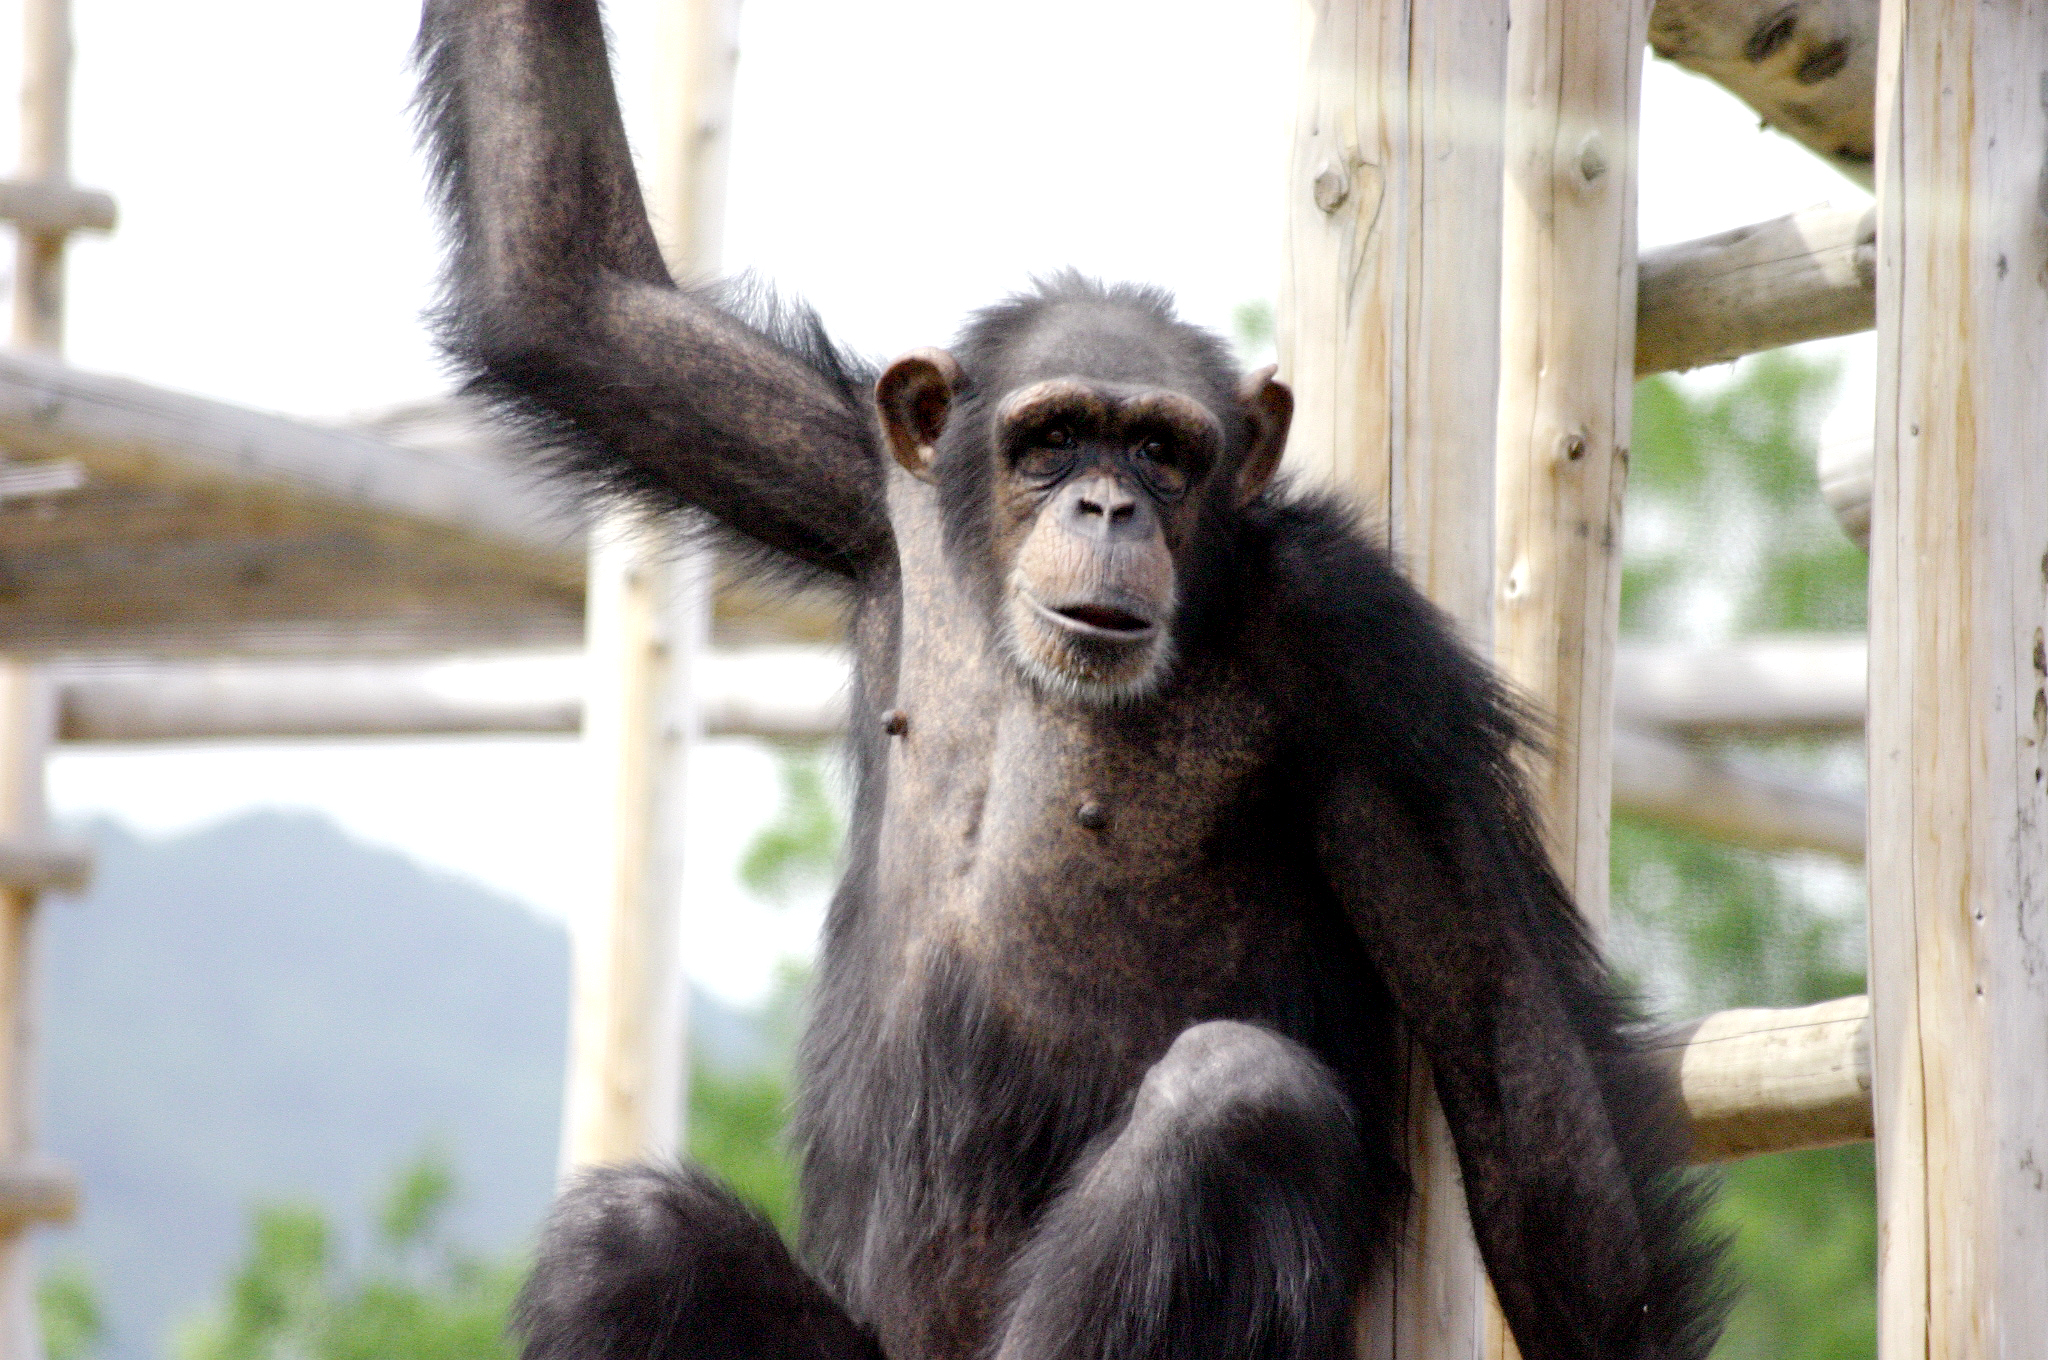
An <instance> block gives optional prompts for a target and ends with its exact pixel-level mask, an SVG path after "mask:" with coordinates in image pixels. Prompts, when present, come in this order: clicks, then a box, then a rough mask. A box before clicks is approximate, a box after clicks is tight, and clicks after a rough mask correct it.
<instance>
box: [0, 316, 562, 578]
mask: <svg viewBox="0 0 2048 1360" xmlns="http://www.w3.org/2000/svg"><path fill="white" fill-rule="evenodd" d="M0 445H4V447H5V448H6V449H7V450H8V453H9V454H10V455H11V456H13V457H16V458H76V459H78V461H79V462H81V463H83V464H84V465H85V467H86V470H87V472H88V474H89V475H91V476H93V477H95V478H98V477H111V478H114V479H116V480H123V481H128V480H133V481H143V482H158V483H166V482H167V483H171V484H180V483H194V482H196V483H210V484H216V485H224V486H227V487H239V488H249V487H262V488H266V489H269V490H272V491H275V492H278V493H282V494H285V495H287V496H293V497H302V498H306V499H308V500H310V501H313V502H315V503H318V504H320V505H322V506H333V507H337V508H345V509H353V510H356V511H358V512H364V511H367V512H370V513H373V514H382V515H388V516H391V517H394V518H397V519H401V520H409V521H415V522H418V523H420V524H422V525H427V526H432V527H436V528H445V529H454V530H459V531H461V532H464V533H466V534H473V535H478V536H482V537H486V538H489V539H493V540H498V541H501V542H503V543H506V544H508V545H518V546H521V547H524V548H527V549H529V550H531V551H534V552H538V553H543V554H546V555H548V556H550V557H557V558H562V559H565V560H566V559H573V558H576V557H578V555H579V553H580V545H579V537H580V533H581V528H580V524H579V523H578V522H577V521H575V520H573V519H565V518H564V517H563V516H562V514H561V512H560V507H559V504H558V502H557V500H556V499H555V498H552V497H548V496H546V495H544V494H542V493H540V492H539V491H538V490H536V489H535V488H533V487H531V486H530V485H528V484H527V482H528V479H526V478H522V477H520V476H519V475H517V474H516V473H515V472H513V471H511V470H508V469H504V468H499V467H494V466H491V465H489V464H486V463H482V462H478V461H474V460H468V459H458V458H453V457H437V456H434V455H431V454H427V453H423V452H421V451H418V450H414V449H405V448H399V447H397V446H395V445H393V444H390V443H387V442H385V441H383V440H379V439H375V438H371V437H370V436H367V435H363V434H357V433H354V432H352V431H349V430H343V429H331V428H327V427H324V426H319V425H312V424H308V423H306V422H304V421H298V420H292V419H289V418H287V417H284V416H278V415H271V414H268V413H266V412H262V411H251V410H247V409H245V408H243V407H239V406H232V405H229V404H228V403H226V402H220V401H212V400H209V399H208V398H205V397H196V396H192V395H190V394H188V393H183V392H173V391H170V390H168V389H166V388H161V387H152V386H150V385H148V384H146V383H139V382H133V381H130V380H128V379H126V378H114V377H108V376H106V375H104V374H98V373H88V372H86V371H84V370H82V369H76V368H72V367H70V366H69V365H67V364H64V363H62V362H60V361H57V360H54V359H50V358H47V357H44V356H40V355H32V354H26V353H22V352H20V351H6V352H0Z"/></svg>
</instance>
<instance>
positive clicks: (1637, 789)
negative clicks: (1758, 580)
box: [57, 647, 1863, 858]
mask: <svg viewBox="0 0 2048 1360" xmlns="http://www.w3.org/2000/svg"><path fill="white" fill-rule="evenodd" d="M1629 655H1630V654H1629V653H1628V652H1627V651H1626V650H1625V651H1624V657H1628V656H1629ZM1711 660H1712V657H1711V654H1709V655H1708V657H1707V659H1706V660H1705V661H1703V662H1700V663H1699V664H1702V665H1708V666H1710V665H1711ZM1680 669H1681V673H1682V670H1683V668H1682V667H1681V668H1680ZM57 676H58V693H59V729H58V731H59V739H60V740H63V741H67V742H159V741H223V740H225V741H236V740H239V741H253V740H269V739H277V738H299V737H309V738H313V737H324V738H345V737H375V736H387V737H388V736H433V735H445V734H455V733H487V732H532V733H551V732H552V733H570V732H575V731H577V730H579V728H580V726H581V724H582V712H583V708H582V705H583V671H582V660H581V657H580V655H579V654H566V653H565V654H554V655H547V656H539V657H535V656H530V655H529V656H522V657H504V658H471V659H465V660H454V661H445V662H435V663H424V664H423V663H418V662H411V663H404V662H381V663H380V662H357V663H352V664H334V663H308V662H260V661H233V662H210V663H200V664H193V663H178V664H164V665H154V666H145V667H134V666H75V665H74V666H69V667H60V668H59V669H58V670H57ZM848 678H849V673H848V668H847V663H846V661H845V658H844V655H843V654H842V653H840V652H839V651H837V650H836V649H832V648H825V647H754V648H745V649H739V650H724V649H719V650H713V651H711V652H709V653H707V654H706V655H704V656H703V657H702V658H700V660H699V661H698V662H697V666H696V672H695V686H696V702H697V704H698V706H699V710H700V712H701V714H702V716H703V721H704V725H705V728H706V730H707V731H708V732H709V733H710V734H711V735H714V736H755V737H766V738H770V739H773V740H783V741H818V740H824V739H827V738H830V737H833V736H837V735H838V734H839V733H841V732H843V731H844V730H845V724H846V721H847V715H846V711H845V700H846V693H847V689H848ZM1624 694H1626V691H1624ZM1625 703H1626V701H1625ZM1639 707H1640V706H1638V708H1639ZM1671 707H1673V708H1676V707H1677V706H1676V705H1675V704H1673V705H1671ZM1693 712H1694V715H1695V716H1696V715H1697V709H1695V710H1693ZM1614 777H1615V801H1616V805H1617V806H1618V807H1619V808H1621V809H1622V810H1623V811H1627V812H1634V813H1637V814H1638V815H1641V816H1644V817H1648V818H1651V819H1654V820H1657V821H1660V822H1664V823H1668V824H1673V825H1678V826H1683V827H1686V828H1688V829H1691V830H1694V831H1697V832H1699V833H1700V834H1702V835H1706V836H1711V837H1714V838H1716V839H1720V840H1728V841H1733V842H1735V843H1737V844H1742V845H1749V846H1753V847H1756V848H1758V849H1766V850H1817V851H1821V852H1824V853H1828V854H1834V855H1841V856H1844V857H1849V858H1855V857H1859V856H1860V855H1861V854H1862V846H1863V811H1862V805H1861V804H1860V803H1859V802H1857V801H1856V800H1854V799H1852V798H1845V797H1843V796H1841V795H1837V794H1833V793H1829V792H1826V791H1824V790H1819V789H1815V788H1812V787H1809V786H1807V785H1804V784H1800V783H1797V782H1795V781H1792V780H1787V779H1784V778H1781V777H1776V776H1772V775H1769V774H1765V773H1761V772H1758V771H1755V770H1750V769H1743V768H1740V767H1738V766H1734V765H1731V764H1729V763H1728V762H1726V761H1724V760H1720V759H1717V758H1715V757H1713V756H1711V755H1709V754H1706V753H1703V752H1700V751H1697V750H1693V749H1691V748H1688V747H1686V746H1683V745H1681V744H1680V743H1678V742H1677V741H1674V740H1672V739H1671V738H1669V737H1666V736H1662V735H1659V734H1656V733H1652V732H1647V731H1643V730H1640V729H1634V728H1624V729H1623V730H1622V731H1621V732H1619V733H1618V735H1617V738H1616V748H1615V769H1614Z"/></svg>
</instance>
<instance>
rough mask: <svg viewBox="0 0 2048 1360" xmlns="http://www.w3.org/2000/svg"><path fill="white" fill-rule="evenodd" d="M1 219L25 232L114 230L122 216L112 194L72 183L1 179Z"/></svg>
mask: <svg viewBox="0 0 2048 1360" xmlns="http://www.w3.org/2000/svg"><path fill="white" fill-rule="evenodd" d="M0 218H5V219H7V220H8V221H10V222H13V223H14V224H15V225H16V226H18V227H20V228H22V229H23V230H25V231H33V232H67V231H112V230H113V229H114V224H115V223H116V222H117V221H119V219H120V212H119V210H118V209H117V208H115V206H114V196H113V195H112V194H106V193H101V192H100V191H99V190H98V189H80V188H78V187H77V186H76V185H71V184H52V183H50V182H48V181H36V180H18V179H9V180H0Z"/></svg>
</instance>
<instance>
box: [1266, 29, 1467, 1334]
mask: <svg viewBox="0 0 2048 1360" xmlns="http://www.w3.org/2000/svg"><path fill="white" fill-rule="evenodd" d="M1299 13H1300V16H1301V35H1302V44H1301V54H1302V67H1301V70H1302V78H1301V83H1300V87H1299V95H1298V100H1299V102H1298V104H1297V107H1296V113H1295V130H1294V142H1293V150H1292V152H1291V156H1290V160H1289V176H1288V181H1287V195H1288V197H1287V244H1286V256H1285V259H1284V261H1283V266H1282V274H1281V293H1280V309H1279V318H1278V340H1279V348H1280V359H1281V368H1282V370H1283V372H1282V376H1283V377H1284V378H1285V379H1286V380H1287V381H1288V382H1290V383H1291V384H1292V385H1293V387H1294V393H1295V416H1294V426H1293V433H1292V437H1291V439H1290V441H1289V452H1288V457H1289V460H1290V465H1291V466H1292V467H1293V468H1294V469H1295V471H1296V473H1297V474H1298V475H1300V476H1302V477H1304V478H1306V479H1309V480H1311V481H1313V482H1318V483H1320V484H1322V485H1325V486H1331V487H1335V488H1337V489H1339V490H1341V491H1343V492H1344V493H1345V494H1346V495H1348V496H1350V497H1351V498H1352V499H1353V500H1354V501H1355V502H1356V503H1357V504H1358V505H1359V507H1360V509H1361V510H1362V511H1363V512H1364V513H1366V514H1367V515H1369V516H1373V517H1377V518H1379V520H1380V523H1382V524H1383V525H1384V526H1385V529H1386V532H1387V535H1388V538H1389V539H1390V541H1391V543H1392V544H1393V547H1394V550H1395V552H1396V553H1397V554H1398V555H1399V556H1400V558H1401V560H1402V562H1403V564H1404V566H1406V568H1407V569H1408V571H1409V574H1410V575H1411V576H1412V577H1413V578H1414V580H1415V581H1416V582H1417V583H1418V584H1419V585H1420V586H1421V587H1422V589H1423V590H1424V591H1425V592H1426V593H1427V594H1428V595H1429V597H1430V598H1431V599H1432V600H1434V601H1436V603H1437V604H1438V605H1440V606H1442V607H1443V608H1444V610H1445V611H1446V612H1447V613H1448V614H1449V615H1450V617H1451V618H1452V619H1453V620H1455V622H1456V624H1457V626H1458V627H1459V628H1460V629H1461V630H1463V632H1464V634H1465V636H1466V638H1467V639H1468V640H1469V641H1470V642H1471V643H1473V645H1475V646H1476V647H1478V648H1479V649H1480V650H1481V651H1484V650H1485V649H1486V648H1487V646H1488V645H1489V642H1490V638H1491V632H1492V628H1491V622H1490V620H1491V615H1492V601H1491V596H1492V580H1493V541H1492V539H1493V532H1492V523H1491V507H1492V504H1493V466H1492V456H1491V450H1492V448H1493V443H1494V424H1493V422H1494V402H1495V380H1496V370H1495V360H1496V355H1497V353H1498V348H1497V344H1498V342H1497V334H1498V332H1497V324H1498V316H1499V312H1498V307H1499V296H1500V273H1499V259H1500V255H1499V243H1500V221H1501V216H1500V214H1501V104H1500V90H1501V80H1502V77H1503V71H1504V61H1505V54H1506V38H1507V4H1506V0H1442V2H1441V3H1436V4H1430V5H1408V4H1404V3H1398V2H1397V0H1307V2H1306V3H1304V4H1302V5H1301V7H1300V10H1299ZM1407 1065H1408V1084H1407V1090H1406V1095H1407V1099H1408V1105H1409V1111H1410V1113H1409V1117H1408V1120H1407V1123H1406V1135H1405V1136H1406V1139H1407V1143H1408V1147H1407V1154H1408V1162H1409V1167H1410V1171H1411V1173H1412V1174H1413V1175H1414V1177H1415V1182H1416V1188H1417V1194H1416V1198H1415V1200H1414V1202H1413V1207H1412V1211H1411V1213H1410V1214H1409V1216H1408V1219H1407V1222H1406V1227H1405V1232H1404V1236H1403V1240H1402V1242H1401V1244H1400V1247H1399V1249H1398V1251H1397V1253H1396V1257H1395V1259H1394V1261H1393V1263H1392V1266H1391V1267H1390V1269H1389V1270H1388V1271H1386V1272H1385V1273H1384V1274H1383V1275H1382V1276H1381V1277H1380V1278H1378V1279H1377V1280H1376V1281H1375V1282H1374V1283H1373V1285H1372V1286H1371V1288H1370V1289H1369V1290H1368V1292H1367V1296H1366V1298H1365V1299H1364V1300H1363V1301H1362V1305H1361V1317H1360V1325H1359V1346H1360V1354H1361V1355H1364V1356H1369V1357H1373V1360H1394V1357H1401V1360H1473V1357H1475V1356H1477V1355H1478V1354H1479V1348H1480V1346H1481V1345H1482V1343H1483V1339H1484V1324H1483V1317H1484V1300H1485V1298H1486V1287H1485V1282H1484V1274H1483V1271H1482V1269H1481V1267H1480V1264H1479V1258H1478V1251H1477V1249H1476V1247H1475V1246H1474V1245H1473V1242H1472V1230H1471V1225H1470V1223H1469V1221H1468V1220H1467V1218H1466V1215H1465V1210H1464V1194H1463V1189H1462V1185H1461V1183H1460V1181H1459V1177H1458V1170H1457V1163H1456V1158H1455V1156H1454V1155H1453V1153H1452V1150H1451V1146H1450V1137H1449V1132H1448V1129H1447V1127H1446V1126H1445V1124H1444V1120H1443V1115H1442V1113H1441V1110H1440V1109H1439V1107H1438V1105H1437V1101H1436V1098H1435V1095H1434V1092H1433V1090H1432V1089H1431V1087H1430V1082H1429V1077H1428V1074H1427V1070H1426V1066H1425V1064H1424V1062H1423V1061H1422V1058H1421V1055H1420V1053H1419V1052H1416V1051H1411V1052H1410V1053H1409V1055H1408V1059H1407Z"/></svg>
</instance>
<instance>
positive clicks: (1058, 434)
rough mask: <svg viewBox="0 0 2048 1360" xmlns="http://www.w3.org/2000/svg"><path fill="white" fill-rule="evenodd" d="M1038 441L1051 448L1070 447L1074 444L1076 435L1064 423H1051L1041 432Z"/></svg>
mask: <svg viewBox="0 0 2048 1360" xmlns="http://www.w3.org/2000/svg"><path fill="white" fill-rule="evenodd" d="M1038 442H1039V443H1041V444H1043V445H1045V447H1047V448H1049V449H1068V448H1072V447H1073V446H1074V435H1073V432H1072V431H1071V430H1069V429H1068V428H1067V427H1066V426H1064V425H1049V426H1047V427H1046V428H1045V429H1044V431H1042V432H1041V433H1040V434H1039V436H1038Z"/></svg>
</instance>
